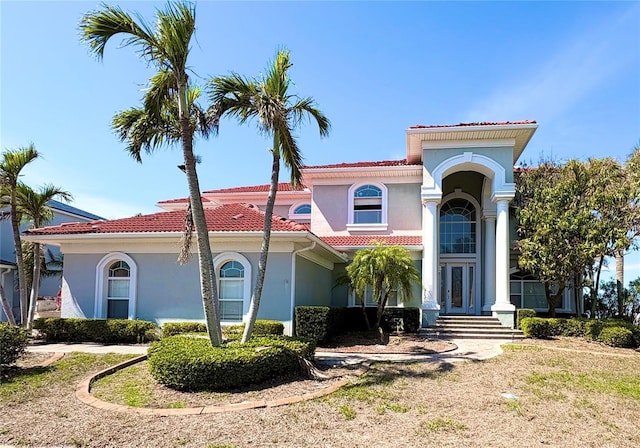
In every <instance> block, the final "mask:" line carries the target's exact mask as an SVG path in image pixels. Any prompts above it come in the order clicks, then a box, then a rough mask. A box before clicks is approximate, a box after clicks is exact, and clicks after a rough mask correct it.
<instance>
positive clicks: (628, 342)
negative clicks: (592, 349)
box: [598, 327, 635, 347]
mask: <svg viewBox="0 0 640 448" xmlns="http://www.w3.org/2000/svg"><path fill="white" fill-rule="evenodd" d="M598 340H599V341H600V342H604V343H605V344H607V345H610V346H611V347H635V340H634V338H633V333H632V332H631V330H629V329H627V328H624V327H605V328H603V329H602V331H601V332H600V336H598Z"/></svg>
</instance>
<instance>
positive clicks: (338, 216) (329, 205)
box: [311, 185, 349, 235]
mask: <svg viewBox="0 0 640 448" xmlns="http://www.w3.org/2000/svg"><path fill="white" fill-rule="evenodd" d="M348 192H349V185H317V186H314V187H313V198H312V201H313V204H312V206H311V231H312V232H313V233H315V234H316V235H331V234H334V233H339V232H345V231H346V229H347V220H348V210H347V209H348V208H349V203H348V198H347V194H348Z"/></svg>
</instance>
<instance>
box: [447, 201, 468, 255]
mask: <svg viewBox="0 0 640 448" xmlns="http://www.w3.org/2000/svg"><path fill="white" fill-rule="evenodd" d="M476 230H477V229H476V208H475V207H474V205H473V204H472V203H471V202H469V201H468V200H466V199H463V198H454V199H451V200H449V201H447V202H446V203H445V204H443V205H442V207H441V208H440V253H441V254H475V253H476Z"/></svg>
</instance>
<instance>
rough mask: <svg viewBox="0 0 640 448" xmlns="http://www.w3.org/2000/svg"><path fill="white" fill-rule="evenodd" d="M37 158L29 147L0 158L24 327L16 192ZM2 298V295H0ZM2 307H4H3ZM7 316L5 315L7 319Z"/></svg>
mask: <svg viewBox="0 0 640 448" xmlns="http://www.w3.org/2000/svg"><path fill="white" fill-rule="evenodd" d="M38 157H39V154H38V151H37V150H36V148H35V147H34V146H33V144H30V145H29V146H26V147H23V148H18V149H15V150H6V151H4V152H3V153H2V157H1V158H0V180H1V184H0V185H2V194H0V201H1V204H0V209H1V208H5V207H7V206H8V207H9V215H10V218H11V229H12V230H13V244H14V246H15V251H16V264H17V266H18V286H19V288H20V323H21V324H22V325H25V323H26V322H27V317H28V296H27V283H26V276H25V269H24V257H23V253H22V243H21V241H20V213H19V211H18V206H17V199H16V190H17V188H18V181H19V178H20V174H21V172H22V170H23V169H24V167H25V166H27V165H28V164H29V163H31V162H33V161H34V160H35V159H37V158H38ZM2 295H3V296H4V294H2ZM3 307H4V305H3ZM8 316H9V314H7V317H8Z"/></svg>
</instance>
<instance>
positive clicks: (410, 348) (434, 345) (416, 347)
mask: <svg viewBox="0 0 640 448" xmlns="http://www.w3.org/2000/svg"><path fill="white" fill-rule="evenodd" d="M387 340H388V342H387ZM385 342H387V343H386V344H383V343H381V341H380V336H379V335H378V334H377V333H368V332H363V333H347V334H344V335H340V336H336V337H334V338H332V339H331V340H330V341H329V342H327V343H324V344H323V343H320V344H319V345H318V348H317V351H331V352H338V353H369V354H371V353H377V354H383V353H387V354H414V355H428V354H434V353H443V352H448V351H451V350H455V349H456V348H457V347H456V345H455V344H453V343H451V342H447V341H441V340H438V339H428V338H422V337H420V336H418V335H416V334H402V335H393V334H392V335H386V337H385Z"/></svg>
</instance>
